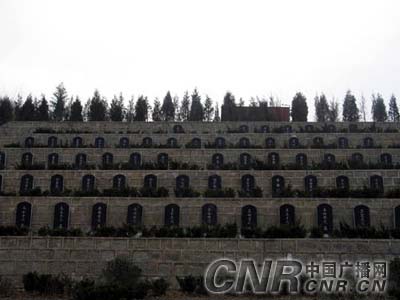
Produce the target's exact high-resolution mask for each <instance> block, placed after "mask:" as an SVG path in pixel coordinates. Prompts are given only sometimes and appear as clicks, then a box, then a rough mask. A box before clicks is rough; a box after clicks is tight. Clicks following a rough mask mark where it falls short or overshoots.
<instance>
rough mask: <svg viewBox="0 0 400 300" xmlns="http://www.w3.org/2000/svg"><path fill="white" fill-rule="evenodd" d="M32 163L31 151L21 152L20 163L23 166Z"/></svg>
mask: <svg viewBox="0 0 400 300" xmlns="http://www.w3.org/2000/svg"><path fill="white" fill-rule="evenodd" d="M32 163H33V155H32V153H29V152H26V153H24V154H22V158H21V164H22V165H23V166H25V167H28V166H31V165H32Z"/></svg>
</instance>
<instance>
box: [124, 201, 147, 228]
mask: <svg viewBox="0 0 400 300" xmlns="http://www.w3.org/2000/svg"><path fill="white" fill-rule="evenodd" d="M142 214H143V208H142V206H141V205H140V204H136V203H134V204H131V205H129V206H128V216H127V219H126V222H127V224H128V225H132V226H139V225H142Z"/></svg>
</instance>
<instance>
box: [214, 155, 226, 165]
mask: <svg viewBox="0 0 400 300" xmlns="http://www.w3.org/2000/svg"><path fill="white" fill-rule="evenodd" d="M223 164H224V156H223V155H222V154H220V153H216V154H214V155H213V156H212V165H213V166H214V167H221V166H222V165H223Z"/></svg>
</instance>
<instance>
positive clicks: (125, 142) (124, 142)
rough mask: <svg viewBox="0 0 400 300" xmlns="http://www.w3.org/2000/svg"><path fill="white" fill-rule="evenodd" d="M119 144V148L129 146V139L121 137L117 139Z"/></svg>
mask: <svg viewBox="0 0 400 300" xmlns="http://www.w3.org/2000/svg"><path fill="white" fill-rule="evenodd" d="M119 146H120V147H121V148H129V139H128V138H127V137H122V138H120V139H119Z"/></svg>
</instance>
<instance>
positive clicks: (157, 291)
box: [151, 278, 169, 297]
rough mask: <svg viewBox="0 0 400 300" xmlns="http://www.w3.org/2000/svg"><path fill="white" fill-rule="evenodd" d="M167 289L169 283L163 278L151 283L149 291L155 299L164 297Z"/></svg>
mask: <svg viewBox="0 0 400 300" xmlns="http://www.w3.org/2000/svg"><path fill="white" fill-rule="evenodd" d="M168 288H169V283H168V282H167V281H166V280H165V279H164V278H159V279H156V280H153V281H152V282H151V290H152V292H153V295H154V296H156V297H159V296H164V295H165V294H166V292H167V290H168Z"/></svg>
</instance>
